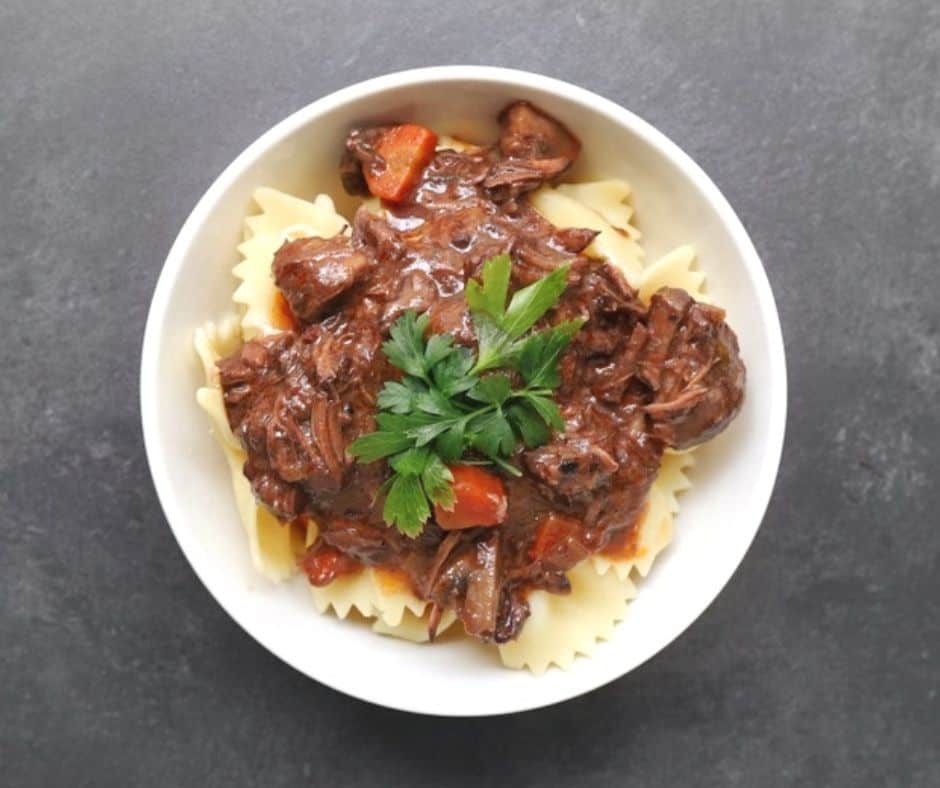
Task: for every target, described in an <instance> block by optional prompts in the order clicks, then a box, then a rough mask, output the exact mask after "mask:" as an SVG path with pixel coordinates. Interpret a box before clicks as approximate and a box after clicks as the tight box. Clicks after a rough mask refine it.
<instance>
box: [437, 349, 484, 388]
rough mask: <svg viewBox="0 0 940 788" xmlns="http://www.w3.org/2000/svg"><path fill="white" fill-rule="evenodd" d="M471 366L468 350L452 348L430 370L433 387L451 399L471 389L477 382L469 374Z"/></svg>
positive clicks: (471, 355) (472, 360) (476, 379)
mask: <svg viewBox="0 0 940 788" xmlns="http://www.w3.org/2000/svg"><path fill="white" fill-rule="evenodd" d="M473 364H474V359H473V353H472V352H471V350H470V349H469V348H465V347H455V348H452V350H451V352H450V354H449V355H447V356H445V357H444V358H443V359H441V360H440V361H439V362H438V363H437V364H435V365H434V368H433V369H432V370H431V378H432V380H433V382H434V386H435V387H436V388H437V390H438V391H440V392H441V394H443V395H444V396H445V397H451V398H452V397H454V396H455V395H456V394H462V393H463V392H464V391H468V390H469V389H472V388H473V387H474V386H475V385H476V384H477V381H478V380H479V378H477V376H476V375H471V374H470V370H471V369H473Z"/></svg>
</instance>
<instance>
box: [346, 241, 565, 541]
mask: <svg viewBox="0 0 940 788" xmlns="http://www.w3.org/2000/svg"><path fill="white" fill-rule="evenodd" d="M511 267H512V263H511V261H510V259H509V256H508V255H505V254H503V255H498V256H496V257H493V258H491V259H490V260H487V261H486V263H485V264H484V265H483V275H482V281H481V282H476V281H470V282H468V283H467V288H466V291H465V297H466V299H467V305H468V306H469V308H470V312H471V314H472V316H473V322H474V329H475V333H476V336H477V342H478V346H479V348H478V351H477V353H474V352H473V351H471V350H470V349H469V348H465V347H461V346H458V345H455V344H454V339H453V337H452V336H450V335H448V334H432V335H431V336H429V337H426V336H425V334H426V331H427V327H428V322H429V317H428V315H427V314H423V315H421V316H418V315H417V314H415V313H414V312H406V313H405V314H404V315H402V316H401V317H400V318H399V319H398V320H396V321H395V323H394V324H393V325H392V327H391V330H390V332H389V339H388V340H387V341H386V342H385V343H384V344H383V346H382V350H383V351H384V353H385V355H386V357H387V358H388V360H389V361H390V362H391V363H392V364H393V365H395V366H396V367H398V369H400V370H401V371H402V373H403V375H402V378H401V380H400V381H388V382H386V383H385V385H384V386H383V388H382V390H381V391H380V392H379V396H378V401H377V405H378V408H379V412H378V414H377V415H376V418H375V420H376V424H377V426H378V429H377V430H376V431H375V432H372V433H369V434H367V435H363V436H362V437H360V438H358V439H357V440H356V441H355V442H353V444H352V446H350V453H351V454H352V455H353V456H355V457H356V458H357V459H358V460H359V462H362V463H370V462H375V461H377V460H380V459H383V458H388V463H389V466H390V467H391V470H392V474H391V476H390V477H389V479H388V480H387V481H386V483H385V484H386V486H385V492H386V496H385V506H384V509H383V512H382V515H383V518H384V519H385V522H386V523H388V524H389V525H393V526H395V527H396V528H398V529H399V530H400V531H401V532H402V533H405V534H407V535H409V536H416V535H417V534H418V533H420V531H421V529H422V527H423V526H424V523H425V522H426V521H427V519H428V518H429V517H430V516H431V504H438V505H440V506H442V507H444V508H445V509H450V508H452V507H453V505H454V492H453V489H452V487H451V483H452V482H453V476H452V475H451V472H450V470H448V468H447V463H452V462H456V461H457V460H460V459H462V458H464V457H465V455H467V454H468V453H471V454H476V455H478V457H479V458H481V459H479V460H475V461H482V462H488V463H492V464H494V465H496V466H497V467H499V468H501V469H502V470H504V471H505V472H507V473H510V474H512V475H516V476H518V475H520V473H521V472H520V471H519V469H518V468H516V467H515V466H514V465H513V464H512V463H510V462H509V458H510V457H511V456H512V454H513V453H514V452H515V450H516V447H517V446H518V444H519V443H520V442H521V443H523V444H524V445H525V446H526V447H527V448H535V447H536V446H541V445H542V444H544V443H546V442H547V441H548V440H549V438H550V437H551V433H552V430H563V429H564V428H565V422H564V419H563V418H562V416H561V412H560V411H559V410H558V406H557V405H556V404H555V402H554V400H553V399H552V389H554V388H556V387H557V386H558V385H559V383H560V382H561V378H560V375H559V372H558V360H559V358H560V357H561V354H562V352H563V351H564V349H565V348H566V347H567V346H568V344H569V342H571V339H572V337H574V335H575V334H576V333H577V331H578V329H580V328H581V325H582V324H583V321H582V320H568V321H564V322H561V323H558V324H556V325H554V326H551V327H549V328H546V329H544V330H541V331H535V332H533V331H530V329H531V328H532V327H533V326H534V325H535V324H536V323H537V322H538V320H539V319H540V318H541V317H542V316H543V315H544V314H545V313H546V312H547V311H548V310H549V309H551V308H552V307H553V306H554V305H555V304H556V303H557V302H558V299H559V298H560V297H561V294H562V293H563V292H564V290H565V283H566V276H567V273H568V266H561V267H559V268H557V269H555V270H554V271H552V273H550V274H549V275H548V276H545V277H543V278H542V279H539V280H537V281H536V282H533V283H532V284H531V285H528V286H527V287H524V288H522V289H520V290H517V291H516V292H515V293H514V294H513V296H512V298H511V299H509V303H508V305H507V303H506V300H507V296H508V293H509V275H510V270H511ZM501 369H502V370H511V371H513V372H515V373H517V374H518V378H521V379H522V381H523V382H524V384H523V385H522V386H517V387H514V386H513V380H512V378H510V375H509V374H507V372H504V371H497V370H501ZM484 373H485V374H484ZM465 461H466V460H465Z"/></svg>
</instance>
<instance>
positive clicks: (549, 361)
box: [517, 319, 584, 388]
mask: <svg viewBox="0 0 940 788" xmlns="http://www.w3.org/2000/svg"><path fill="white" fill-rule="evenodd" d="M583 325H584V321H583V320H581V319H577V320H566V321H565V322H563V323H558V324H557V325H554V326H552V327H551V328H547V329H545V330H544V331H539V332H537V333H535V334H532V335H531V336H528V337H526V338H525V339H523V340H521V343H520V345H519V356H518V359H519V360H518V364H517V366H518V369H519V372H520V374H521V375H522V377H523V378H525V382H526V383H528V384H529V385H530V386H532V387H533V388H555V387H556V386H558V385H559V384H560V383H561V377H560V376H559V374H558V359H559V358H560V357H561V354H562V353H563V352H564V350H565V348H566V347H568V344H569V343H570V342H571V340H572V338H573V337H574V335H575V334H577V333H578V330H579V329H580V328H581V326H583Z"/></svg>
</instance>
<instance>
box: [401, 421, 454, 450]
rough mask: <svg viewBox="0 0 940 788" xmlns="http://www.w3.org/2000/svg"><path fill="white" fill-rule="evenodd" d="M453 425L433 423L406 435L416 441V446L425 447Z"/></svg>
mask: <svg viewBox="0 0 940 788" xmlns="http://www.w3.org/2000/svg"><path fill="white" fill-rule="evenodd" d="M451 423H452V422H450V421H432V422H430V423H428V424H422V425H421V426H420V427H413V428H412V429H410V430H408V432H407V433H406V434H407V435H408V437H409V438H411V439H412V440H413V441H414V444H415V446H425V445H427V444H428V443H430V442H431V441H433V440H434V439H435V438H436V437H437V436H438V435H440V434H441V433H442V432H444V431H445V430H447V429H448V428H449V427H450V426H451Z"/></svg>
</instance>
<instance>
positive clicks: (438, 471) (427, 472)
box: [421, 454, 454, 509]
mask: <svg viewBox="0 0 940 788" xmlns="http://www.w3.org/2000/svg"><path fill="white" fill-rule="evenodd" d="M453 482H454V475H453V474H452V473H451V472H450V468H448V467H447V466H446V465H444V463H443V462H442V461H441V458H440V457H438V456H437V455H436V454H429V457H428V461H427V462H426V463H425V466H424V470H423V471H422V473H421V484H422V485H423V486H424V491H425V493H427V496H428V498H430V499H431V502H432V503H436V504H438V505H439V506H443V507H444V508H445V509H453V508H454V487H453Z"/></svg>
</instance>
